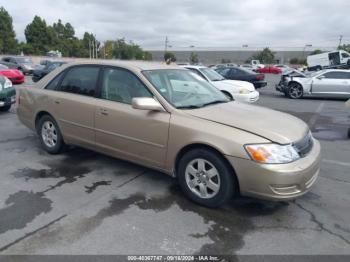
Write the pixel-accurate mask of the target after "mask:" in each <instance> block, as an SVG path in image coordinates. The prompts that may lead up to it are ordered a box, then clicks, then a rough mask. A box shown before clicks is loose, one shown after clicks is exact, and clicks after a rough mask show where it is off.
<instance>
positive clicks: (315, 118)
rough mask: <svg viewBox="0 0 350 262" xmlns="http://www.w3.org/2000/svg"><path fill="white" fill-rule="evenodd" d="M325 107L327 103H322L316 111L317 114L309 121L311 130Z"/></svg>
mask: <svg viewBox="0 0 350 262" xmlns="http://www.w3.org/2000/svg"><path fill="white" fill-rule="evenodd" d="M324 105H325V102H322V103H321V104H320V105H319V106H318V107H317V109H316V111H315V114H314V115H313V116H312V117H311V118H310V120H309V126H310V129H311V128H312V127H313V126H314V125H315V123H316V121H317V118H318V114H319V113H321V111H322V109H323V107H324Z"/></svg>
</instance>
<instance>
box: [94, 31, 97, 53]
mask: <svg viewBox="0 0 350 262" xmlns="http://www.w3.org/2000/svg"><path fill="white" fill-rule="evenodd" d="M94 40H95V52H96V56H95V58H96V59H97V58H98V53H97V51H98V50H97V42H96V35H94Z"/></svg>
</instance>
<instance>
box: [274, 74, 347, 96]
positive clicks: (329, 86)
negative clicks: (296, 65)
mask: <svg viewBox="0 0 350 262" xmlns="http://www.w3.org/2000/svg"><path fill="white" fill-rule="evenodd" d="M276 89H277V90H278V91H280V92H283V93H284V94H285V95H286V96H287V97H289V98H292V99H298V98H302V97H303V96H318V97H338V98H350V71H349V70H340V69H329V70H323V71H318V72H315V73H312V74H309V75H308V74H298V75H295V74H294V75H293V74H288V75H283V76H282V80H281V82H280V83H279V85H278V86H276Z"/></svg>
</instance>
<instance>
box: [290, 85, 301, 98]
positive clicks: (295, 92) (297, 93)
mask: <svg viewBox="0 0 350 262" xmlns="http://www.w3.org/2000/svg"><path fill="white" fill-rule="evenodd" d="M303 95H304V91H303V87H302V86H301V85H300V84H298V83H291V84H290V85H289V86H288V89H287V96H288V97H289V98H291V99H299V98H302V97H303Z"/></svg>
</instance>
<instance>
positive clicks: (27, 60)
mask: <svg viewBox="0 0 350 262" xmlns="http://www.w3.org/2000/svg"><path fill="white" fill-rule="evenodd" d="M16 60H17V62H19V63H22V64H33V61H32V59H30V58H28V57H18V58H16Z"/></svg>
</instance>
